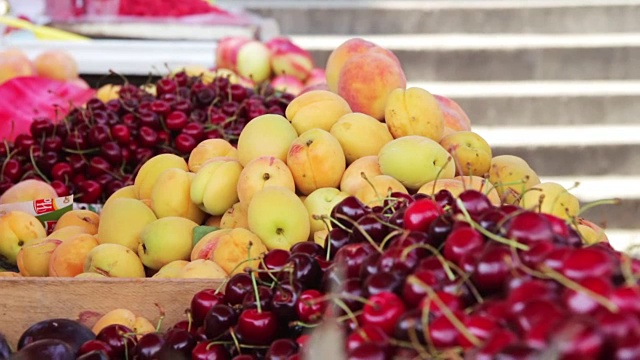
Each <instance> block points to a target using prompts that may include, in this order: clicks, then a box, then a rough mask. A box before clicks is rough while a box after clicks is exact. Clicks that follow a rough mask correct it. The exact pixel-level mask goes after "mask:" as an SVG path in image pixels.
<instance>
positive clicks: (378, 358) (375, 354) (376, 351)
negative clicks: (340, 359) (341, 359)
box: [348, 342, 387, 360]
mask: <svg viewBox="0 0 640 360" xmlns="http://www.w3.org/2000/svg"><path fill="white" fill-rule="evenodd" d="M348 357H349V360H365V359H366V360H385V359H387V355H386V353H385V349H384V348H383V347H382V346H380V345H379V344H376V343H374V342H367V343H362V344H360V345H359V346H358V347H356V348H355V349H353V350H351V351H349V352H348Z"/></svg>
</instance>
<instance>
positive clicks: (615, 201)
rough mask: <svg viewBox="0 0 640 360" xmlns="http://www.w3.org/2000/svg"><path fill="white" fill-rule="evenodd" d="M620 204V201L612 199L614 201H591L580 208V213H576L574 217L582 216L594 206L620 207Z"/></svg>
mask: <svg viewBox="0 0 640 360" xmlns="http://www.w3.org/2000/svg"><path fill="white" fill-rule="evenodd" d="M621 202H622V200H621V199H619V198H614V199H602V200H596V201H592V202H590V203H588V204H586V205H585V206H583V207H581V208H580V211H579V212H578V214H577V215H576V216H580V215H582V214H583V213H584V212H585V211H587V210H589V209H592V208H594V207H596V206H600V205H620V203H621Z"/></svg>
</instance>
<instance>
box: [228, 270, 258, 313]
mask: <svg viewBox="0 0 640 360" xmlns="http://www.w3.org/2000/svg"><path fill="white" fill-rule="evenodd" d="M252 291H253V282H252V280H251V276H250V275H249V274H247V273H238V274H235V275H233V276H232V277H231V279H229V281H228V282H227V284H226V285H225V290H224V301H225V302H226V303H227V304H230V305H240V304H242V301H243V300H244V297H245V296H246V295H247V294H248V293H249V292H252Z"/></svg>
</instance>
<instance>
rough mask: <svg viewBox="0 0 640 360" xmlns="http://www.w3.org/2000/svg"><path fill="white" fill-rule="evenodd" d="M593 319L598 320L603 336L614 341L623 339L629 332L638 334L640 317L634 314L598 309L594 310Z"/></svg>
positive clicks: (639, 333)
mask: <svg viewBox="0 0 640 360" xmlns="http://www.w3.org/2000/svg"><path fill="white" fill-rule="evenodd" d="M594 319H596V321H597V322H598V327H599V328H600V330H602V333H603V334H604V336H605V337H606V338H607V339H608V340H609V341H613V342H614V343H619V342H622V341H624V339H625V338H626V336H627V335H628V334H631V333H635V334H638V335H640V332H639V330H640V319H638V318H637V317H636V316H629V315H627V314H624V313H621V312H615V313H613V312H610V311H609V310H605V309H600V310H598V311H596V313H595V316H594Z"/></svg>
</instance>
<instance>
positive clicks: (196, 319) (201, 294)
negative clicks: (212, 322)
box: [190, 289, 223, 327]
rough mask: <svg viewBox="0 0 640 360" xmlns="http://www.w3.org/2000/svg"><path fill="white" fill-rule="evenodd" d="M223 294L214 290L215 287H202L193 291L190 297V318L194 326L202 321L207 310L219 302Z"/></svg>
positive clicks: (197, 325) (199, 324)
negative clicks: (193, 293) (195, 291)
mask: <svg viewBox="0 0 640 360" xmlns="http://www.w3.org/2000/svg"><path fill="white" fill-rule="evenodd" d="M222 300H223V295H222V294H220V293H218V292H216V290H215V289H203V290H200V291H198V292H197V293H195V295H193V297H192V298H191V307H190V309H191V318H192V319H193V325H194V327H199V326H201V325H202V324H203V323H204V319H205V317H206V316H207V314H208V313H209V310H211V308H213V307H214V306H215V305H217V304H220V303H221V302H222Z"/></svg>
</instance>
